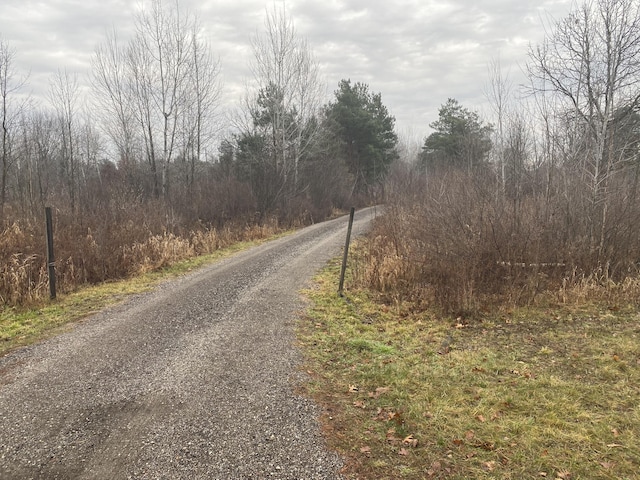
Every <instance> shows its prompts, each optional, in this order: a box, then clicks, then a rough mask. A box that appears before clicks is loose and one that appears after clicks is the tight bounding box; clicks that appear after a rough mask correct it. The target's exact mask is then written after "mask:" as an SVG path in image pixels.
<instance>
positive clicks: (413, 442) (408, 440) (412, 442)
mask: <svg viewBox="0 0 640 480" xmlns="http://www.w3.org/2000/svg"><path fill="white" fill-rule="evenodd" d="M402 443H403V444H404V445H408V446H410V447H413V448H415V447H417V446H418V439H417V438H415V437H414V436H413V435H408V436H407V437H405V439H404V440H402Z"/></svg>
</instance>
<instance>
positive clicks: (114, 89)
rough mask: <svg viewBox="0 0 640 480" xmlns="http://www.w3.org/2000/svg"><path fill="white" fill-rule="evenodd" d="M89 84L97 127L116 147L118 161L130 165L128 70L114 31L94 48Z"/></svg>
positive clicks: (131, 112)
mask: <svg viewBox="0 0 640 480" xmlns="http://www.w3.org/2000/svg"><path fill="white" fill-rule="evenodd" d="M91 83H92V86H93V93H94V96H93V100H94V104H95V107H96V108H95V112H96V113H97V114H98V118H99V119H100V123H101V126H102V128H103V129H104V131H105V132H106V134H107V135H108V136H109V138H110V139H111V141H112V142H113V144H114V145H115V147H116V150H117V154H118V161H119V162H122V163H124V164H130V163H132V162H133V161H134V160H135V152H136V136H135V125H134V110H133V108H132V101H131V100H132V95H131V90H130V72H129V71H128V69H127V51H126V47H124V46H121V45H119V44H118V39H117V34H116V32H115V31H111V32H108V33H107V38H106V40H105V42H104V43H103V44H101V45H99V46H98V47H97V48H96V51H95V54H94V56H93V58H92V62H91Z"/></svg>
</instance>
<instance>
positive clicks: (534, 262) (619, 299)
mask: <svg viewBox="0 0 640 480" xmlns="http://www.w3.org/2000/svg"><path fill="white" fill-rule="evenodd" d="M546 27H547V31H548V32H549V35H548V37H547V38H546V39H545V41H544V42H543V43H542V44H540V45H537V46H533V47H531V48H530V51H529V62H528V64H527V69H528V75H529V80H530V84H529V85H528V86H527V87H526V89H525V91H524V92H522V91H517V89H516V88H515V87H514V86H513V85H512V84H511V82H510V81H509V78H508V76H505V75H504V74H503V73H502V71H501V69H500V66H499V62H494V63H493V64H492V65H491V66H490V68H489V81H488V83H487V88H486V91H487V98H488V100H489V101H490V104H491V106H492V107H493V118H492V121H491V122H490V123H488V122H486V121H484V120H483V119H481V118H480V116H479V115H478V114H477V113H475V112H473V111H470V110H469V109H467V108H465V107H463V106H462V105H460V103H459V102H457V101H456V100H454V99H449V100H448V101H447V102H446V103H445V104H444V105H442V107H441V109H440V112H439V118H438V119H437V120H436V121H434V122H433V123H432V124H431V127H432V129H433V133H431V134H430V135H429V136H428V137H427V138H426V139H425V142H424V145H423V149H422V152H421V154H420V155H419V158H418V159H417V160H416V161H415V162H414V163H413V164H411V165H409V164H405V165H401V164H397V165H396V167H395V168H394V171H393V175H392V176H391V177H390V178H389V185H388V193H389V202H388V204H389V206H388V209H387V212H388V215H386V216H385V218H384V220H383V221H381V222H380V223H379V224H378V226H377V228H376V229H375V231H374V232H373V234H372V236H371V239H370V243H369V246H368V249H367V250H366V252H367V253H366V255H367V257H366V258H365V259H364V261H363V262H362V263H361V264H360V266H359V268H358V270H357V281H358V282H360V283H361V284H363V285H366V286H368V287H372V288H374V289H376V290H379V291H381V292H384V293H385V295H387V296H388V297H389V299H390V300H399V299H402V300H410V301H413V302H415V303H416V305H417V306H418V307H420V306H424V305H431V306H433V305H437V306H439V307H441V308H442V309H443V310H444V311H446V312H449V313H453V314H459V315H466V314H476V313H478V312H482V311H483V309H486V308H494V307H496V306H507V307H510V306H514V305H516V306H517V305H526V304H529V303H532V302H539V301H542V302H565V301H570V300H572V299H578V300H580V301H595V300H602V301H605V302H607V304H608V305H609V306H610V307H611V308H621V307H624V306H626V305H629V304H631V305H637V304H638V298H640V297H639V294H640V288H639V287H640V282H639V281H638V273H639V267H640V190H639V186H640V185H639V183H640V182H639V180H640V93H639V92H640V61H639V60H638V59H640V5H639V4H638V2H637V1H634V0H596V1H593V2H586V3H584V4H583V5H579V6H576V7H575V9H574V11H573V12H572V13H571V14H570V15H569V16H568V17H567V18H565V19H562V20H560V21H557V22H554V23H552V24H550V25H547V26H546ZM522 93H525V94H526V95H522Z"/></svg>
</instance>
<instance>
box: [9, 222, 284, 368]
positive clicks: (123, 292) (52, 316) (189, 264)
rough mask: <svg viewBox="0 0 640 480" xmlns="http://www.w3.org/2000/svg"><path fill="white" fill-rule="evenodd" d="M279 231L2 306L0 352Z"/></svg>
mask: <svg viewBox="0 0 640 480" xmlns="http://www.w3.org/2000/svg"><path fill="white" fill-rule="evenodd" d="M282 235H283V234H280V235H276V236H274V237H270V238H268V239H261V240H255V241H251V242H239V243H237V244H234V245H232V246H230V247H228V248H225V249H221V250H218V251H216V252H214V253H212V254H210V255H203V256H200V257H195V258H191V259H188V260H185V261H182V262H179V263H176V264H174V265H171V266H170V267H166V268H163V269H162V270H159V271H155V272H149V273H146V274H144V275H140V276H136V277H133V278H129V279H125V280H119V281H113V282H105V283H101V284H98V285H89V286H85V287H82V288H79V289H77V290H76V291H74V292H71V293H68V294H58V295H57V298H56V299H55V300H53V301H50V302H46V303H41V304H38V305H32V306H29V307H27V308H16V307H5V308H3V309H2V310H0V356H1V355H5V354H6V353H8V352H9V351H11V350H12V349H14V348H17V347H21V346H25V345H29V344H31V343H34V342H37V341H40V340H42V339H44V338H47V337H50V336H52V335H55V334H57V333H60V332H62V331H64V330H65V329H67V328H69V326H70V325H71V324H72V323H73V322H77V321H78V320H81V319H83V318H85V317H87V316H88V315H90V314H92V313H95V312H98V311H100V310H102V309H104V308H106V307H108V306H110V305H114V304H116V303H119V302H121V301H123V300H124V299H125V298H127V297H128V296H130V295H134V294H138V293H143V292H146V291H149V290H151V289H152V288H153V287H155V286H156V285H158V284H159V283H160V282H162V281H165V280H168V279H171V278H175V277H178V276H180V275H184V274H186V273H189V272H191V271H193V270H195V269H198V268H200V267H202V266H204V265H207V264H210V263H213V262H215V261H217V260H220V259H222V258H226V257H228V256H230V255H232V254H234V253H237V252H239V251H241V250H245V249H247V248H250V247H253V246H256V245H259V244H261V243H264V242H265V241H267V240H271V239H273V238H277V237H279V236H282Z"/></svg>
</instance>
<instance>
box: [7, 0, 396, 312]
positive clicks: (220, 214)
mask: <svg viewBox="0 0 640 480" xmlns="http://www.w3.org/2000/svg"><path fill="white" fill-rule="evenodd" d="M133 20H134V24H135V34H134V35H133V37H132V38H131V39H130V40H129V41H127V42H124V43H123V42H121V41H120V40H119V37H118V33H117V32H116V31H114V32H111V33H109V34H108V35H106V38H105V40H104V42H103V43H102V44H101V45H99V46H98V47H97V48H96V50H95V53H94V55H93V58H92V65H91V75H90V76H91V78H90V80H91V81H90V84H91V87H90V88H89V89H88V90H87V89H86V88H84V87H81V82H79V79H78V77H77V75H76V74H74V73H72V72H69V71H68V70H66V69H64V68H61V69H60V70H59V71H58V72H56V73H55V74H54V75H52V77H51V83H50V89H49V96H48V102H41V103H38V102H36V101H35V100H32V99H30V98H28V97H26V96H25V94H24V91H25V90H26V89H27V80H28V79H27V78H26V76H24V75H23V74H22V72H17V71H16V70H15V58H16V56H17V55H19V53H20V52H16V51H14V50H12V48H11V47H10V44H9V42H6V41H0V97H1V100H2V102H1V106H2V110H1V112H0V113H1V115H2V137H1V138H2V150H1V152H2V153H1V155H2V157H1V166H2V175H1V177H0V182H1V183H0V303H3V304H10V305H16V304H21V303H25V302H29V301H33V300H37V299H39V298H42V297H43V296H45V295H46V288H45V279H46V272H45V264H44V255H43V254H44V247H43V246H44V232H43V228H44V227H43V211H44V207H45V206H46V205H50V206H52V207H53V209H54V218H55V225H54V227H55V228H54V230H55V236H56V238H55V240H56V248H57V252H56V258H57V262H56V267H57V270H58V273H59V275H60V279H61V281H60V282H59V283H60V286H61V287H62V289H63V290H69V289H72V288H75V286H77V285H79V284H83V283H87V282H97V281H103V280H107V279H112V278H119V277H123V276H126V275H130V274H132V273H135V272H139V271H144V270H148V269H152V268H158V267H161V266H164V265H167V264H168V263H170V262H171V261H175V260H177V259H181V258H186V257H188V256H191V255H196V254H201V253H207V252H209V251H212V250H214V249H216V248H219V247H220V246H221V245H225V244H227V243H228V242H231V241H237V240H239V239H244V238H255V237H256V236H261V235H267V234H269V233H272V232H274V231H276V230H278V229H281V228H288V227H289V226H291V225H294V224H301V223H309V222H314V221H319V220H322V219H324V218H326V217H327V216H329V215H331V214H332V213H333V212H335V211H336V210H340V209H345V208H346V207H349V206H351V205H358V204H364V203H369V202H371V201H374V200H375V199H378V198H380V196H381V194H382V191H383V180H384V178H385V175H386V173H387V171H388V169H389V166H390V165H391V163H392V162H393V161H394V160H395V159H396V158H397V152H396V144H397V136H396V134H395V131H394V123H395V120H394V117H393V116H392V115H390V113H389V112H388V111H387V109H386V107H385V106H384V105H383V103H382V99H381V95H380V94H378V93H374V92H371V91H370V90H369V87H368V86H367V85H365V84H362V83H357V82H355V83H354V82H351V81H350V80H343V81H341V82H340V83H339V85H338V86H337V89H336V91H335V93H334V95H333V97H332V99H331V100H328V99H327V98H326V97H325V94H324V92H325V88H326V87H325V85H324V83H323V80H322V78H321V75H320V72H319V68H318V65H317V62H316V60H315V58H314V56H313V52H312V51H311V49H310V47H309V46H308V44H307V43H306V41H305V40H304V39H303V38H301V37H300V36H299V35H298V34H297V32H296V31H295V28H294V25H293V22H292V20H291V19H290V17H289V16H288V15H287V12H286V11H285V10H279V9H276V8H274V9H273V10H272V11H270V12H268V13H267V15H266V20H265V30H264V32H262V33H259V34H256V35H255V36H254V37H252V38H251V44H252V47H253V52H254V55H253V60H252V64H251V65H250V67H251V71H252V72H253V79H252V82H250V85H249V86H248V88H247V91H246V92H245V96H244V98H243V99H242V101H240V100H241V99H238V100H239V104H238V108H237V109H236V110H235V111H233V112H229V111H226V112H223V111H221V105H220V103H219V99H220V94H221V89H222V86H221V84H220V81H219V72H220V65H219V63H218V61H217V60H216V59H215V55H214V51H213V50H212V48H211V46H210V45H209V44H208V43H207V42H206V39H205V38H204V37H203V36H202V35H201V28H200V23H199V19H198V17H197V16H196V15H192V14H185V13H184V12H180V11H179V5H178V4H171V5H169V4H163V3H162V2H161V1H159V0H152V1H151V2H149V3H148V4H146V5H145V8H143V9H141V10H140V11H139V13H138V14H137V15H136V17H135V18H134V19H133ZM225 132H228V133H225Z"/></svg>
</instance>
